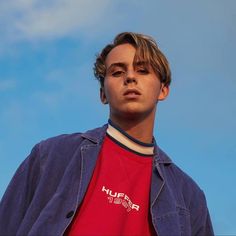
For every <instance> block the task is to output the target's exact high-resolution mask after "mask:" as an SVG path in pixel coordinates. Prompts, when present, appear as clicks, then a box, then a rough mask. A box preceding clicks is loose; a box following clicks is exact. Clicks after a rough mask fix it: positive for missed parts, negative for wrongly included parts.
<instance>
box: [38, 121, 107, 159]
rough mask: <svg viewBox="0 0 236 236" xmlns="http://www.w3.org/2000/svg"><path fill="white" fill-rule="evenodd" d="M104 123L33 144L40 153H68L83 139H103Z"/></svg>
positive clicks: (96, 140) (94, 140)
mask: <svg viewBox="0 0 236 236" xmlns="http://www.w3.org/2000/svg"><path fill="white" fill-rule="evenodd" d="M105 128H106V125H104V126H102V127H99V128H95V129H91V130H88V131H86V132H76V133H72V134H61V135H58V136H55V137H51V138H48V139H45V140H42V141H41V142H39V143H38V144H36V145H35V148H36V149H39V151H40V153H42V154H43V153H47V152H54V151H56V152H59V153H67V154H68V153H70V152H73V151H75V149H77V148H78V147H79V146H80V145H81V144H82V143H83V142H84V141H85V142H95V143H96V142H99V141H100V140H101V139H103V136H104V133H105Z"/></svg>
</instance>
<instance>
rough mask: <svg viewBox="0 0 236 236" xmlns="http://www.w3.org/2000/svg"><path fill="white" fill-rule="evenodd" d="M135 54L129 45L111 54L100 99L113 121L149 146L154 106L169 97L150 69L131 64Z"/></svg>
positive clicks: (118, 47) (151, 137) (151, 135)
mask: <svg viewBox="0 0 236 236" xmlns="http://www.w3.org/2000/svg"><path fill="white" fill-rule="evenodd" d="M135 52H136V49H135V48H134V47H133V46H132V45H131V44H128V43H126V44H122V45H118V46H116V47H115V48H113V49H112V50H111V51H110V53H109V54H108V55H107V58H106V61H105V66H106V68H107V70H106V76H105V80H104V87H103V88H101V90H100V98H101V101H102V102H103V103H104V104H109V107H110V119H111V120H112V121H113V122H115V123H116V124H117V125H119V126H120V127H121V128H122V129H123V130H124V131H125V132H127V133H128V134H129V135H131V136H132V137H134V138H136V139H138V140H140V141H142V142H145V143H151V142H152V139H153V129H154V121H155V114H156V108H157V103H158V101H161V100H164V99H165V98H166V97H167V96H168V93H169V87H166V86H164V85H163V84H162V83H161V82H160V79H159V78H158V76H157V75H156V74H155V72H154V71H153V69H152V67H151V66H149V65H145V64H143V63H141V62H140V64H135V63H134V56H135ZM136 92H137V93H136Z"/></svg>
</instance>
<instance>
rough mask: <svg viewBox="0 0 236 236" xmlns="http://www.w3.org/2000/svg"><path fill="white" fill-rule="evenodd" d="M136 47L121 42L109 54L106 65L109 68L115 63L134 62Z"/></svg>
mask: <svg viewBox="0 0 236 236" xmlns="http://www.w3.org/2000/svg"><path fill="white" fill-rule="evenodd" d="M135 53H136V49H135V47H134V46H132V45H131V44H128V43H126V44H121V45H118V46H116V47H115V48H113V49H112V50H111V51H110V52H109V53H108V55H107V57H106V60H105V66H106V67H107V68H108V67H109V66H110V65H111V64H113V63H126V64H129V63H133V61H134V57H135Z"/></svg>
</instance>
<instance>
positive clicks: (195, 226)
mask: <svg viewBox="0 0 236 236" xmlns="http://www.w3.org/2000/svg"><path fill="white" fill-rule="evenodd" d="M194 199H195V201H194V202H193V203H192V206H191V209H190V211H191V228H192V235H193V236H214V231H213V227H212V223H211V219H210V214H209V211H208V208H207V203H206V198H205V195H204V193H203V191H201V190H200V191H199V193H198V194H197V196H196V198H194Z"/></svg>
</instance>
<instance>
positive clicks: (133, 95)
mask: <svg viewBox="0 0 236 236" xmlns="http://www.w3.org/2000/svg"><path fill="white" fill-rule="evenodd" d="M123 95H124V96H125V97H127V98H137V97H138V96H140V95H141V93H140V92H139V91H138V90H137V89H127V90H126V91H125V92H124V94H123Z"/></svg>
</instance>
